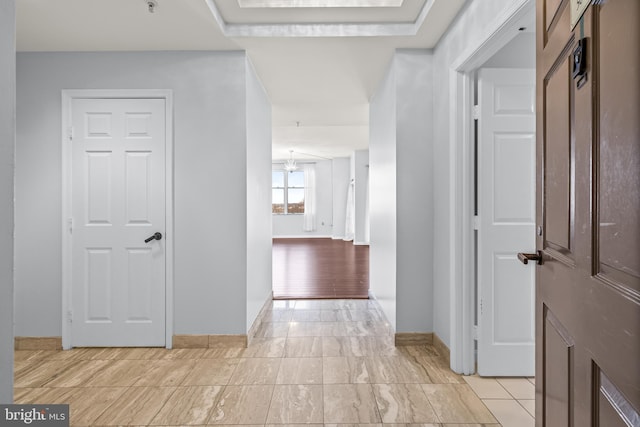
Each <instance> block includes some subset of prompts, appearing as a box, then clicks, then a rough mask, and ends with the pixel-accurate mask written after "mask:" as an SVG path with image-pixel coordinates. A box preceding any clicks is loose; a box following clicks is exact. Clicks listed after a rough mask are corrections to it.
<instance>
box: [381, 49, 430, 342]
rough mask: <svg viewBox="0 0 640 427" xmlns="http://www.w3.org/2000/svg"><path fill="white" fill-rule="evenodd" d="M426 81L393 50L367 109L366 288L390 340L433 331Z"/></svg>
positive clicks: (425, 61)
mask: <svg viewBox="0 0 640 427" xmlns="http://www.w3.org/2000/svg"><path fill="white" fill-rule="evenodd" d="M432 79H433V76H432V54H431V52H429V51H426V50H398V51H397V52H396V53H395V55H394V58H393V60H392V63H391V66H390V70H389V73H388V74H387V76H386V77H385V79H384V80H383V82H382V84H381V86H380V89H379V90H378V92H377V93H376V95H375V97H374V98H373V99H372V101H371V107H370V114H371V117H370V144H369V160H370V165H371V166H370V188H371V189H370V210H371V213H370V215H371V219H370V221H371V249H370V265H371V267H370V281H371V286H370V287H371V291H372V293H373V294H374V295H375V297H376V298H377V299H378V301H379V302H380V304H381V306H382V308H383V310H384V311H385V315H386V316H387V318H388V319H389V321H390V322H391V323H392V325H393V326H394V328H395V330H396V332H432V331H433V243H432V241H433V175H432V168H433V166H432V165H433V163H434V162H433V156H432V145H433V140H432V137H431V135H432V129H433V121H432V116H433V98H432V84H433V82H432Z"/></svg>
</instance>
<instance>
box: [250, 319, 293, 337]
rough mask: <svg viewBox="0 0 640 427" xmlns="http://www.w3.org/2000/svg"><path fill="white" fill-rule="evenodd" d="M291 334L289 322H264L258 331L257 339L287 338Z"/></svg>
mask: <svg viewBox="0 0 640 427" xmlns="http://www.w3.org/2000/svg"><path fill="white" fill-rule="evenodd" d="M288 333H289V322H262V323H261V324H260V327H259V328H258V330H257V331H256V335H255V338H276V337H286V336H287V334H288Z"/></svg>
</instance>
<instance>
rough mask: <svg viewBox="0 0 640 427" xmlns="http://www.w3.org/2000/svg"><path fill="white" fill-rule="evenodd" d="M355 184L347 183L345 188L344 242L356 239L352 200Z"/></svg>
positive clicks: (354, 206)
mask: <svg viewBox="0 0 640 427" xmlns="http://www.w3.org/2000/svg"><path fill="white" fill-rule="evenodd" d="M354 186H355V183H354V182H353V180H351V182H350V183H349V187H348V188H347V212H346V213H345V224H344V240H347V241H349V240H353V239H354V238H355V237H356V212H355V211H356V205H355V198H354V194H353V193H354V188H353V187H354Z"/></svg>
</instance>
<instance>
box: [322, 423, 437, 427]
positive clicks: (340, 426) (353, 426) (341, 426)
mask: <svg viewBox="0 0 640 427" xmlns="http://www.w3.org/2000/svg"><path fill="white" fill-rule="evenodd" d="M401 425H402V427H406V426H407V425H405V424H401ZM325 427H382V423H376V424H325ZM426 427H431V426H426ZM435 427H439V426H435Z"/></svg>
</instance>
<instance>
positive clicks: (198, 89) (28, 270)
mask: <svg viewBox="0 0 640 427" xmlns="http://www.w3.org/2000/svg"><path fill="white" fill-rule="evenodd" d="M17 70H18V79H17V149H16V240H15V245H16V270H15V280H16V286H15V304H16V310H15V322H16V327H15V328H16V330H15V332H16V335H21V336H59V335H61V317H62V316H61V305H60V301H61V283H60V276H61V266H60V264H61V256H60V247H61V223H62V222H61V221H62V220H61V206H60V204H61V164H60V158H61V152H60V146H61V141H60V132H61V102H60V99H61V90H62V89H109V88H117V89H127V88H135V89H151V88H153V89H171V90H173V94H174V115H173V117H174V141H175V143H174V174H175V176H174V194H175V200H174V217H175V236H174V237H175V238H174V242H175V246H174V250H175V252H174V253H175V278H174V281H175V291H174V294H175V298H174V333H175V334H244V333H246V331H247V327H248V326H247V319H248V317H249V316H248V313H247V301H246V297H247V283H246V282H247V269H248V268H250V266H249V265H248V264H247V255H248V254H247V243H248V240H249V239H253V238H257V239H258V238H260V237H259V236H260V234H261V233H260V232H258V231H256V230H253V231H252V233H251V236H249V235H248V232H247V210H248V206H247V203H248V202H247V194H246V192H247V185H248V179H247V161H248V160H249V159H248V157H247V124H248V118H247V111H246V110H247V108H246V102H247V85H248V80H247V76H246V72H247V71H246V70H247V63H246V55H245V53H244V52H128V53H21V54H19V55H18V59H17ZM254 85H255V83H254V84H252V86H254ZM254 95H255V93H254ZM254 99H255V98H254ZM261 105H262V104H261ZM260 111H262V109H261V107H257V110H256V112H255V116H253V118H250V119H249V120H250V121H251V123H252V124H253V123H256V126H259V125H257V124H258V123H262V121H263V120H264V117H262V116H261V114H262V113H261V112H260ZM257 129H258V128H257V127H255V128H253V131H256V130H257ZM251 132H252V131H249V133H251ZM254 136H255V135H254ZM269 137H270V135H269ZM259 139H260V138H258V137H257V136H255V139H254V137H252V141H254V142H252V144H257V143H258V142H257V141H258V140H259ZM262 155H264V153H262V154H260V156H262ZM251 161H252V162H253V161H255V159H252V160H251ZM250 179H251V180H253V177H251V178H250ZM269 182H270V180H267V181H266V185H269ZM256 191H258V190H256ZM45 208H46V209H45ZM256 227H257V225H256ZM255 254H256V255H257V252H256V253H255ZM263 268H264V267H263ZM261 287H262V284H260V285H258V286H257V288H261ZM252 292H253V288H252ZM256 298H257V297H256Z"/></svg>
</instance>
